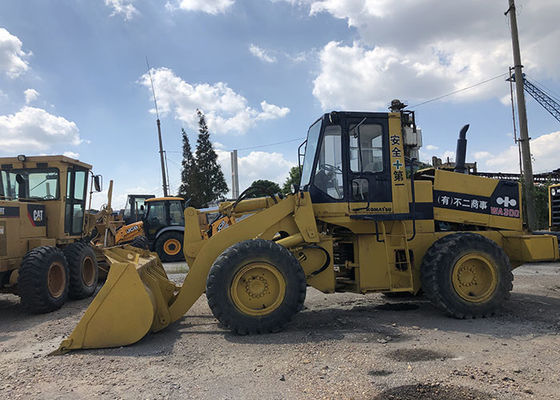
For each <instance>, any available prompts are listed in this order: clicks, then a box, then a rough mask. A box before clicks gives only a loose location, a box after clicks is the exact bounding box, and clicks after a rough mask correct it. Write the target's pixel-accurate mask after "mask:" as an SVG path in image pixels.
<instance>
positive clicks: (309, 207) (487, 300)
mask: <svg viewBox="0 0 560 400" xmlns="http://www.w3.org/2000/svg"><path fill="white" fill-rule="evenodd" d="M467 129H468V126H465V128H463V130H462V131H461V135H460V138H459V141H458V146H457V147H458V151H457V165H456V167H455V171H444V170H437V169H428V170H421V171H416V170H415V168H414V159H415V158H416V157H417V154H418V149H419V146H420V145H421V132H420V130H419V129H417V127H416V124H415V118H414V112H413V111H408V110H404V109H403V107H402V106H401V107H396V108H395V109H394V111H392V112H389V113H374V112H331V113H328V114H324V115H323V116H322V117H321V118H319V119H318V120H317V121H316V122H315V123H313V124H312V125H311V127H310V128H309V131H308V133H307V140H306V141H305V142H304V144H302V146H303V145H304V146H305V152H304V155H303V165H302V174H301V182H300V185H299V187H296V188H294V190H293V193H292V194H291V195H288V196H287V197H286V198H279V197H278V196H268V197H264V198H257V199H246V200H244V199H241V200H239V201H236V202H224V203H221V204H220V206H219V211H220V213H221V215H222V219H220V220H219V221H221V222H223V221H224V219H227V220H228V221H235V222H234V223H232V224H229V226H227V228H225V229H221V230H219V231H218V230H217V229H215V227H214V226H212V225H211V224H208V218H207V217H208V215H207V213H206V212H203V211H200V210H196V209H194V208H190V207H189V208H186V209H185V212H184V216H185V233H184V243H183V248H184V255H185V258H186V261H187V263H188V265H189V271H188V274H187V275H186V278H185V280H184V282H183V284H182V285H181V286H178V285H175V284H174V283H173V282H171V281H170V280H168V279H167V276H166V274H165V271H164V269H163V267H162V265H161V263H160V262H159V260H158V259H157V258H156V257H154V256H153V255H150V253H148V252H147V251H141V250H134V249H132V248H130V247H129V248H125V249H116V250H111V249H109V250H106V254H107V257H108V259H109V260H110V262H111V269H110V273H109V276H108V279H107V282H106V284H105V286H104V287H103V288H102V289H101V290H100V292H99V294H98V295H97V297H96V298H95V299H94V300H93V302H92V304H91V305H90V307H89V308H88V309H87V310H86V312H85V314H84V316H83V318H82V320H81V321H80V322H79V323H78V325H77V326H76V327H75V329H74V331H73V332H72V334H71V335H70V336H69V338H68V339H66V340H64V341H63V342H62V343H61V345H60V348H59V349H58V351H57V353H63V352H66V351H69V350H72V349H81V348H97V347H110V346H122V345H127V344H131V343H134V342H136V341H137V340H139V339H141V338H142V337H143V336H144V335H145V334H147V333H148V332H150V331H152V332H155V331H159V330H161V329H164V328H165V327H166V326H168V325H169V324H171V323H173V322H174V321H177V320H178V319H180V318H181V317H182V316H183V315H184V314H185V313H186V312H187V311H188V310H189V309H190V308H191V307H192V305H193V304H194V303H195V301H196V300H197V299H198V298H199V297H200V296H201V295H202V294H204V293H205V292H206V297H207V300H208V304H209V306H210V308H211V310H212V312H213V314H214V316H215V317H216V318H217V319H218V320H219V321H220V322H221V323H222V324H223V325H225V326H226V327H228V328H229V329H231V330H232V331H234V332H237V333H239V334H252V333H265V332H275V331H278V330H280V329H282V328H283V327H284V326H285V324H286V323H287V322H288V321H290V319H291V318H292V317H293V316H294V315H295V314H296V313H297V312H298V311H300V310H301V309H302V307H303V304H304V301H305V294H306V287H307V286H312V287H314V288H316V289H318V290H320V291H322V292H324V293H335V292H355V293H369V292H382V293H395V292H401V293H402V292H408V293H413V294H415V293H417V292H418V291H419V290H420V289H422V290H423V291H424V293H425V294H426V296H427V297H428V298H429V299H430V300H431V301H432V303H433V304H434V305H435V306H436V307H438V308H439V309H441V310H442V311H443V312H445V313H446V314H448V315H450V316H453V317H457V318H471V317H481V316H489V315H491V314H493V313H495V312H496V311H497V310H499V308H500V306H501V305H502V304H503V303H504V301H505V300H506V299H507V298H508V297H509V294H510V291H511V289H512V280H513V275H512V269H513V268H515V267H517V266H519V265H521V264H523V263H526V262H532V261H554V260H558V258H559V253H558V241H557V237H556V236H553V235H532V234H531V233H530V232H527V231H526V230H524V227H523V218H522V210H523V207H522V204H521V202H522V197H521V192H520V185H519V184H518V183H512V182H507V181H502V180H494V179H488V178H483V177H478V176H472V175H467V174H465V173H464V172H465V168H464V162H465V152H466V131H467ZM300 148H301V147H300ZM221 222H220V223H221Z"/></svg>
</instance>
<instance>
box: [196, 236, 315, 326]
mask: <svg viewBox="0 0 560 400" xmlns="http://www.w3.org/2000/svg"><path fill="white" fill-rule="evenodd" d="M305 294H306V282H305V274H304V272H303V269H302V268H301V265H300V264H299V262H298V261H297V259H296V258H295V257H294V256H293V254H292V253H290V251H288V250H287V249H286V248H285V247H282V246H280V245H279V244H276V243H274V242H272V241H268V240H262V239H254V240H247V241H244V242H240V243H237V244H234V245H233V246H231V247H229V248H228V249H227V250H225V251H224V252H223V253H222V254H221V255H220V256H219V257H218V258H217V259H216V261H215V262H214V264H213V265H212V268H211V269H210V274H209V275H208V279H207V282H206V296H207V298H208V305H209V306H210V308H211V310H212V313H213V314H214V316H215V317H216V319H218V320H219V321H220V322H221V323H222V324H223V325H224V326H226V327H227V328H229V329H231V330H232V331H234V332H235V333H237V334H240V335H246V334H254V333H268V332H278V331H280V330H281V329H282V328H283V327H284V326H285V325H286V324H287V323H288V322H289V321H290V320H291V319H292V317H293V316H294V315H295V314H296V313H298V312H299V311H300V310H301V309H302V308H303V303H304V301H305Z"/></svg>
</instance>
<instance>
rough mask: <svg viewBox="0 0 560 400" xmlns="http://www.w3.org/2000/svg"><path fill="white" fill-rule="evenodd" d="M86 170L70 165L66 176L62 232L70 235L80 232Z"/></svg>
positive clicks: (84, 201)
mask: <svg viewBox="0 0 560 400" xmlns="http://www.w3.org/2000/svg"><path fill="white" fill-rule="evenodd" d="M87 179H88V171H87V170H86V169H85V168H80V167H77V166H71V167H69V168H68V173H67V177H66V205H65V212H64V232H65V233H67V234H68V235H70V236H79V235H81V234H82V230H83V224H84V214H85V209H86V190H87Z"/></svg>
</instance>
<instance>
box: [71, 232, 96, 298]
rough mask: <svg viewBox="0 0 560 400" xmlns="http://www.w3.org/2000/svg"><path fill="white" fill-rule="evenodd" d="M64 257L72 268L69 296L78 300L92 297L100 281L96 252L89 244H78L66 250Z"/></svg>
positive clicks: (73, 244)
mask: <svg viewBox="0 0 560 400" xmlns="http://www.w3.org/2000/svg"><path fill="white" fill-rule="evenodd" d="M64 255H65V256H66V260H67V261H68V267H69V268H70V287H69V291H68V296H69V297H70V298H71V299H77V300H79V299H85V298H86V297H89V296H91V295H92V294H93V293H94V292H95V289H96V288H97V282H98V280H99V266H98V265H97V258H96V256H95V252H94V251H93V249H92V248H91V246H90V245H89V244H87V243H83V242H76V243H72V244H69V245H68V246H66V247H65V248H64Z"/></svg>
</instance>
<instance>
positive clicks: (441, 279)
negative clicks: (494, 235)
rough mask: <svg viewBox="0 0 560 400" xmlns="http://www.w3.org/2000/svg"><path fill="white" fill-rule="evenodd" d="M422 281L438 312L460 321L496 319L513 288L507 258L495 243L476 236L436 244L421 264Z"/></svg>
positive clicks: (447, 238) (450, 238) (465, 235)
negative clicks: (440, 311)
mask: <svg viewBox="0 0 560 400" xmlns="http://www.w3.org/2000/svg"><path fill="white" fill-rule="evenodd" d="M421 281H422V288H423V290H424V293H425V294H426V297H428V299H430V301H431V302H432V303H433V304H434V305H435V306H436V307H437V308H439V309H441V310H442V311H444V312H445V313H446V314H447V315H450V316H453V317H455V318H461V319H462V318H476V317H487V316H490V315H493V314H494V313H495V312H496V311H497V310H498V309H499V308H500V307H501V306H502V305H503V303H504V301H505V300H507V299H508V298H509V296H510V292H511V290H512V288H513V284H512V282H513V274H512V272H511V264H510V262H509V258H508V256H507V255H506V254H505V252H504V251H503V250H502V249H501V248H500V247H499V246H498V245H497V244H496V243H495V242H493V241H492V240H490V239H487V238H485V237H484V236H482V235H478V234H475V233H455V234H451V235H448V236H445V237H443V238H441V239H439V240H438V241H436V242H435V243H434V244H433V245H432V247H430V249H429V250H428V251H427V252H426V255H425V256H424V260H423V261H422V266H421Z"/></svg>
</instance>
